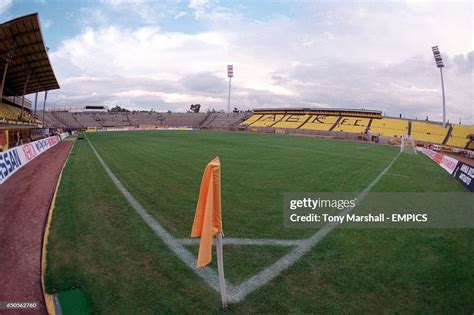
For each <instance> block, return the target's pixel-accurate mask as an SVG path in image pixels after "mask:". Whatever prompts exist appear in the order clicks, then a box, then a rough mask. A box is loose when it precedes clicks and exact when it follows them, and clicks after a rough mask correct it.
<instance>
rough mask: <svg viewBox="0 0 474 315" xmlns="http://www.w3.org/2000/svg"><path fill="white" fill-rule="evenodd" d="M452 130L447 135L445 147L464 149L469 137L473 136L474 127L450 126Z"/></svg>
mask: <svg viewBox="0 0 474 315" xmlns="http://www.w3.org/2000/svg"><path fill="white" fill-rule="evenodd" d="M452 127H453V129H452V130H451V134H450V135H449V138H448V141H447V142H446V144H447V145H450V146H453V147H459V148H465V147H466V145H467V144H468V143H469V135H474V126H466V125H452Z"/></svg>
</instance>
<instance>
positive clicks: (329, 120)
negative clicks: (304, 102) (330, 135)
mask: <svg viewBox="0 0 474 315" xmlns="http://www.w3.org/2000/svg"><path fill="white" fill-rule="evenodd" d="M338 119H339V116H327V115H313V116H311V117H310V118H309V120H308V121H307V122H306V124H304V125H303V126H301V127H300V129H306V130H320V131H329V130H330V129H331V128H332V127H333V126H334V124H335V123H336V122H337V120H338Z"/></svg>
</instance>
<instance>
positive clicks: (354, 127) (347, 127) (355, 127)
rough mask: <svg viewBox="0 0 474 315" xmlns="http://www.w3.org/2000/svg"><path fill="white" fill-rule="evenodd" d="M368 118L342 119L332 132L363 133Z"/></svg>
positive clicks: (367, 123)
mask: <svg viewBox="0 0 474 315" xmlns="http://www.w3.org/2000/svg"><path fill="white" fill-rule="evenodd" d="M369 122H370V118H359V117H342V118H341V120H339V122H338V123H337V126H336V127H334V129H333V130H334V131H340V132H351V133H364V132H365V130H366V129H367V126H368V125H369Z"/></svg>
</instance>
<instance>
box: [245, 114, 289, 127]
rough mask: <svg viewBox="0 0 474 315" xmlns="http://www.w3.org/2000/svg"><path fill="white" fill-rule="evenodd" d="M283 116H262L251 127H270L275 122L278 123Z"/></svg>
mask: <svg viewBox="0 0 474 315" xmlns="http://www.w3.org/2000/svg"><path fill="white" fill-rule="evenodd" d="M283 116H284V115H277V114H269V115H263V117H262V118H260V119H259V120H257V121H256V122H254V123H253V124H252V127H270V126H271V125H273V124H275V123H276V122H278V121H280V120H281V119H282V118H283Z"/></svg>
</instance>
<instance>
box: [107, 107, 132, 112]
mask: <svg viewBox="0 0 474 315" xmlns="http://www.w3.org/2000/svg"><path fill="white" fill-rule="evenodd" d="M109 112H112V113H128V112H130V111H129V110H128V109H125V108H122V107H120V106H118V105H115V106H114V107H112V108H111V109H110V110H109Z"/></svg>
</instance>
